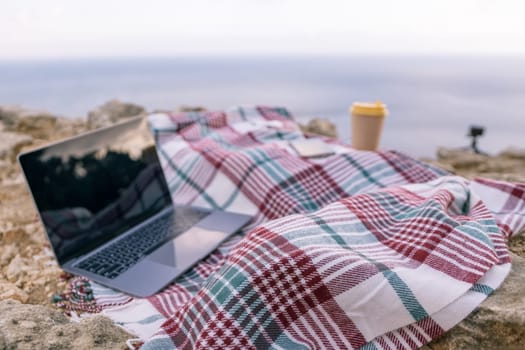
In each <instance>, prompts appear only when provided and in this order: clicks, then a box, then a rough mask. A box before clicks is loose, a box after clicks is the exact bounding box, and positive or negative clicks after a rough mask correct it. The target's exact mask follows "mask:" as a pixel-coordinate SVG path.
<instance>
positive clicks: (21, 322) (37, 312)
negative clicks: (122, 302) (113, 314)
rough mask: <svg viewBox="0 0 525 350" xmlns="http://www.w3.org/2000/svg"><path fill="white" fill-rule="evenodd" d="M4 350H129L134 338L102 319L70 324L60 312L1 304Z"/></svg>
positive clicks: (0, 333) (0, 339)
mask: <svg viewBox="0 0 525 350" xmlns="http://www.w3.org/2000/svg"><path fill="white" fill-rule="evenodd" d="M0 315H2V317H1V318H0V348H1V349H18V350H25V349H43V348H46V349H63V350H66V349H127V346H126V343H125V342H126V340H127V339H129V338H132V336H131V335H129V334H127V333H126V332H125V331H124V330H123V329H122V328H120V327H118V326H116V325H114V324H113V322H112V321H111V320H110V319H108V318H106V317H103V316H95V317H89V318H86V319H83V320H82V321H80V322H78V323H75V322H71V321H70V320H69V319H68V318H67V317H66V316H65V315H64V314H62V313H61V312H59V311H57V310H54V309H51V308H49V307H45V306H41V305H27V304H20V303H19V302H16V301H13V300H6V301H0Z"/></svg>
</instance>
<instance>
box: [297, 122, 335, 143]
mask: <svg viewBox="0 0 525 350" xmlns="http://www.w3.org/2000/svg"><path fill="white" fill-rule="evenodd" d="M300 127H301V130H302V131H303V132H306V133H311V134H317V135H322V136H327V137H331V138H337V129H336V127H335V124H333V123H332V122H330V121H329V120H327V119H321V118H314V119H312V120H310V121H309V122H308V124H306V125H300Z"/></svg>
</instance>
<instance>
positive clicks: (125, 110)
mask: <svg viewBox="0 0 525 350" xmlns="http://www.w3.org/2000/svg"><path fill="white" fill-rule="evenodd" d="M145 114H146V110H145V109H144V107H141V106H139V105H136V104H133V103H122V102H120V101H118V100H111V101H109V102H106V103H105V104H103V105H102V106H100V107H98V108H97V109H95V110H93V111H90V112H89V113H88V120H87V125H88V128H89V129H90V130H92V129H97V128H103V127H106V126H109V125H111V124H114V123H116V122H118V121H119V120H121V119H125V118H129V117H134V116H139V115H145Z"/></svg>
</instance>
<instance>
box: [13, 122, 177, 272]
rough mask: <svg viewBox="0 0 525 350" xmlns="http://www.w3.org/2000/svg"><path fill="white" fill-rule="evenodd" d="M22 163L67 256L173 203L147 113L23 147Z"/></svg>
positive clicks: (62, 256)
mask: <svg viewBox="0 0 525 350" xmlns="http://www.w3.org/2000/svg"><path fill="white" fill-rule="evenodd" d="M20 164H21V166H22V168H23V171H24V174H25V176H26V179H27V182H28V184H29V187H30V189H31V192H32V194H33V198H34V199H35V202H36V206H37V208H38V210H39V212H40V216H41V218H42V221H43V223H44V226H45V228H46V231H47V233H48V236H49V239H50V241H51V244H52V246H53V249H54V251H55V254H56V256H57V259H58V261H59V262H60V263H64V262H66V261H67V260H69V259H71V258H74V257H77V256H79V255H82V254H84V253H86V252H89V251H90V250H92V249H94V248H96V247H98V246H100V245H102V244H104V243H105V242H107V241H108V240H110V239H112V238H113V237H116V236H117V235H119V234H122V233H123V232H125V231H126V230H128V229H129V228H131V227H133V226H135V225H137V224H138V223H140V222H142V221H144V220H146V219H147V218H149V217H151V216H153V215H155V214H157V213H158V212H160V211H162V210H163V209H164V208H166V207H168V206H171V204H172V202H171V197H170V193H169V190H168V186H167V184H166V181H165V179H164V175H163V173H162V168H161V166H160V163H159V161H158V158H157V153H156V149H155V143H154V140H153V137H152V136H151V133H150V131H149V130H148V128H147V125H146V122H145V120H143V119H133V120H132V121H129V122H126V123H123V124H118V125H115V126H113V127H110V128H107V129H102V130H99V131H95V132H92V133H89V134H86V135H83V136H79V137H77V138H73V139H70V140H67V141H64V142H60V143H57V144H54V145H51V146H48V147H45V148H42V149H39V150H36V151H33V152H30V153H26V154H23V155H21V156H20Z"/></svg>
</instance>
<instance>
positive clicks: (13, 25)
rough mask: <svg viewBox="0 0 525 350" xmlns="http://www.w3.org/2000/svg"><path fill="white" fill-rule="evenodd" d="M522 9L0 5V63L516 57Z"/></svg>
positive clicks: (450, 0)
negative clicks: (123, 58) (176, 58)
mask: <svg viewBox="0 0 525 350" xmlns="http://www.w3.org/2000/svg"><path fill="white" fill-rule="evenodd" d="M524 14H525V2H524V1H518V0H514V1H509V0H498V1H494V0H491V1H487V0H439V1H435V0H428V1H421V0H397V1H392V0H368V1H351V0H322V1H307V0H185V1H181V0H147V1H144V0H91V1H81V0H46V1H42V0H16V1H9V0H2V1H1V3H0V60H13V59H14V60H16V59H49V58H72V57H78V58H81V57H112V56H116V57H121V56H194V55H304V54H310V55H375V54H377V55H385V54H392V55H397V54H399V55H405V54H430V55H436V54H437V55H441V54H447V55H448V54H459V55H470V54H490V55H513V54H518V55H522V54H525V21H524V20H523V18H524Z"/></svg>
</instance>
